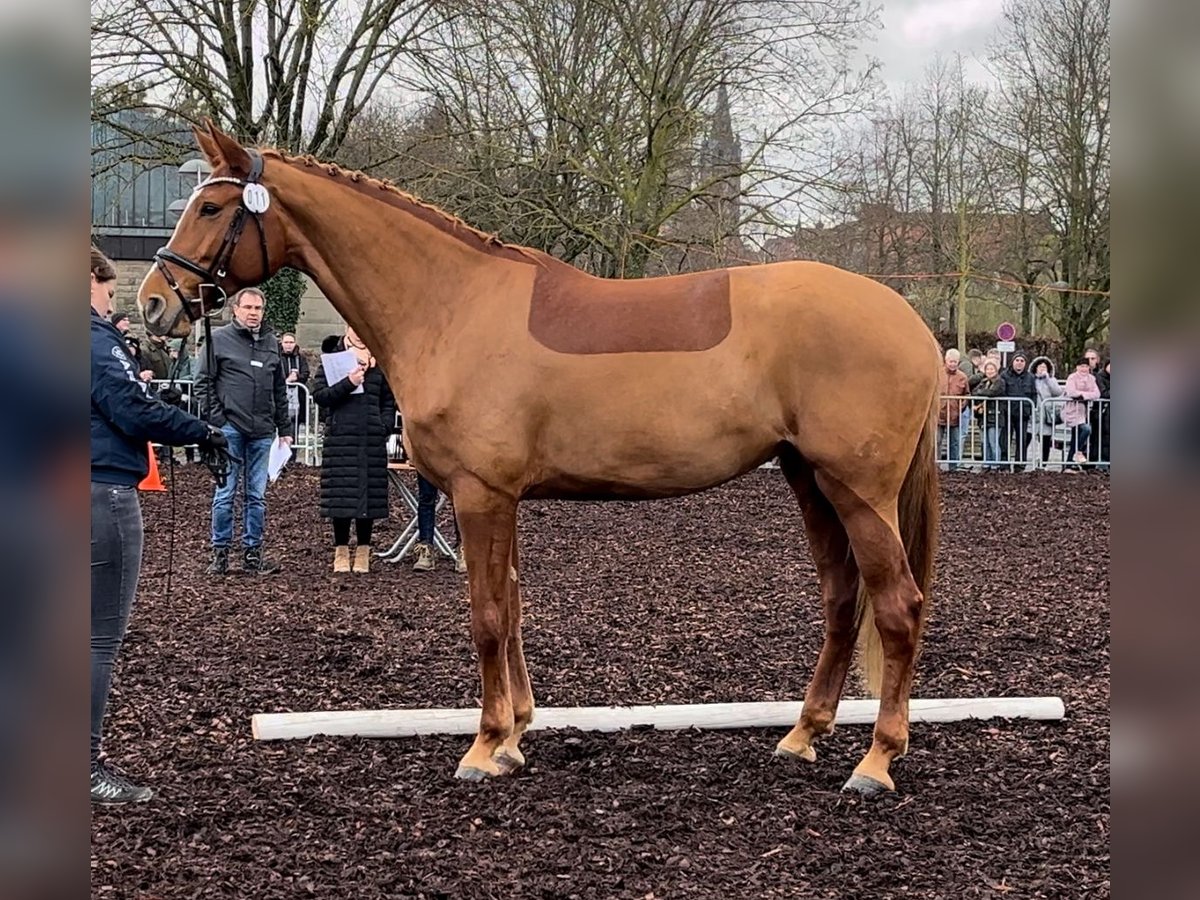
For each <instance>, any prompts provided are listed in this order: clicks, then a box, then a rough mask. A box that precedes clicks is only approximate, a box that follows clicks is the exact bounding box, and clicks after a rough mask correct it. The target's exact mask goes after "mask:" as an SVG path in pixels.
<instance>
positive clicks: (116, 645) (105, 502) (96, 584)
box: [91, 481, 143, 763]
mask: <svg viewBox="0 0 1200 900" xmlns="http://www.w3.org/2000/svg"><path fill="white" fill-rule="evenodd" d="M142 542H143V531H142V507H141V504H140V502H139V501H138V494H137V488H134V487H125V486H123V485H119V484H100V483H98V482H95V481H93V482H92V739H91V745H92V762H93V763H94V762H95V761H96V760H97V759H98V758H99V757H100V733H101V729H102V726H103V724H104V709H105V707H106V706H107V705H108V689H109V686H110V684H111V683H112V670H113V663H115V662H116V659H117V651H118V650H120V649H121V642H122V641H123V640H124V638H125V629H126V627H127V626H128V625H129V612H130V610H131V609H133V597H134V594H135V593H136V592H137V582H138V570H139V569H141V567H142Z"/></svg>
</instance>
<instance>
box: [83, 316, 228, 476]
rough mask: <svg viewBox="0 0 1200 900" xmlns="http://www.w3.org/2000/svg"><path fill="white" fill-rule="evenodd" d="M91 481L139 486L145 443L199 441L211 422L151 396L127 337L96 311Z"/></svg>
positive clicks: (147, 462)
mask: <svg viewBox="0 0 1200 900" xmlns="http://www.w3.org/2000/svg"><path fill="white" fill-rule="evenodd" d="M91 344H92V414H91V437H92V481H97V482H101V483H103V484H125V485H135V484H137V483H138V482H139V481H141V480H142V479H143V478H145V477H146V472H147V471H148V470H149V467H150V456H149V451H148V448H147V447H146V444H147V443H149V442H150V441H153V442H155V443H158V444H169V445H173V446H179V445H182V444H195V443H198V442H200V441H202V440H204V439H205V438H206V437H207V436H208V426H207V425H205V424H204V423H203V422H202V421H200V420H199V419H197V418H196V417H195V416H189V415H188V414H187V413H185V412H183V411H182V410H179V409H176V408H175V407H172V406H167V405H165V404H163V403H161V402H159V401H158V400H157V399H155V398H154V397H152V396H151V395H150V394H149V392H148V391H147V389H146V386H145V385H144V384H143V383H142V382H141V381H139V380H138V373H137V367H136V366H135V365H134V361H133V357H132V356H130V354H129V348H128V347H127V346H126V343H125V337H124V335H122V334H121V332H120V331H118V330H117V328H116V327H115V326H114V325H112V324H111V323H109V322H107V321H105V319H104V318H103V317H102V316H100V315H98V314H97V313H96V311H95V310H94V309H93V310H92V326H91Z"/></svg>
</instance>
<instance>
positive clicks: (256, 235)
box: [138, 123, 941, 794]
mask: <svg viewBox="0 0 1200 900" xmlns="http://www.w3.org/2000/svg"><path fill="white" fill-rule="evenodd" d="M196 138H197V141H198V142H199V145H200V148H201V150H202V151H203V152H204V154H205V156H207V157H208V161H209V162H210V163H211V164H212V167H213V175H212V177H210V178H209V179H208V181H207V182H205V183H204V184H202V185H200V186H198V187H197V188H196V190H195V192H194V193H193V195H192V197H191V199H190V201H189V203H188V206H187V208H186V210H185V211H184V213H183V215H182V217H181V219H180V221H179V224H178V225H177V226H176V228H175V232H174V234H173V235H172V236H171V239H170V242H169V243H168V245H167V246H166V247H165V248H163V249H162V250H161V251H159V253H158V254H157V255H156V259H155V265H154V267H153V268H152V269H151V271H150V272H149V273H148V274H147V275H146V278H145V280H144V281H143V283H142V285H141V289H140V291H139V293H138V303H139V305H140V307H141V310H142V314H143V317H144V319H145V322H146V327H147V328H148V329H149V330H150V331H151V332H154V333H158V334H171V335H177V336H185V335H187V334H188V333H189V331H190V328H191V324H192V322H194V321H198V320H199V319H200V318H201V317H203V316H205V315H208V314H210V313H211V312H212V311H213V310H214V309H216V308H217V307H219V305H220V304H221V303H223V302H224V297H225V294H226V292H232V291H233V290H235V289H238V288H241V287H244V286H246V285H252V284H257V283H259V282H261V281H263V280H264V279H265V278H266V277H267V276H269V275H271V274H272V273H274V272H275V271H277V270H278V269H279V268H280V267H282V266H291V267H293V268H296V269H299V270H301V271H303V272H306V273H308V274H309V275H310V276H311V277H312V278H313V279H314V280H315V281H316V283H317V285H318V286H319V287H320V288H321V290H322V291H323V292H324V293H325V295H326V296H327V297H328V298H329V300H330V301H331V302H332V303H333V305H334V307H335V308H336V309H337V310H338V312H339V313H341V314H342V316H344V317H345V319H346V320H347V321H348V322H349V323H350V324H351V325H352V326H353V327H354V330H355V331H356V332H358V334H359V335H361V336H362V338H363V339H364V340H365V341H366V342H367V344H368V345H369V346H370V347H371V348H372V350H373V351H374V353H375V355H376V356H377V357H378V359H379V361H380V364H381V365H382V366H383V369H384V371H385V372H386V374H387V377H388V381H389V383H390V384H391V385H392V387H393V389H394V391H395V393H396V398H397V400H398V403H399V407H400V409H401V410H402V411H403V413H404V421H405V429H404V443H405V449H406V450H407V452H408V455H409V458H410V459H411V460H412V462H413V464H414V465H415V466H416V468H417V469H418V470H420V471H421V473H422V474H424V475H425V476H426V477H427V478H428V479H429V480H430V481H432V482H433V483H434V484H436V485H437V486H438V487H440V488H441V489H442V490H443V491H444V492H445V493H447V494H449V495H450V496H451V497H452V498H453V502H454V509H455V511H456V514H457V516H458V521H459V527H460V529H461V532H462V539H463V542H464V552H465V555H466V563H467V571H468V581H469V590H470V599H471V635H472V637H473V639H474V642H475V647H476V650H477V652H478V656H479V668H480V671H481V675H482V685H483V708H482V711H481V715H480V720H479V731H478V734H477V735H476V737H475V740H474V743H473V744H472V745H471V747H470V749H469V750H468V751H467V753H466V755H465V756H464V757H463V758H462V760H461V762H460V764H459V766H458V769H457V775H458V776H459V777H460V778H466V779H471V780H478V779H483V778H486V777H488V776H496V775H504V774H508V773H510V772H513V771H515V770H516V769H518V768H519V767H520V766H521V765H523V763H524V757H523V755H522V753H521V750H520V749H519V747H518V744H519V742H520V740H521V736H522V734H523V732H524V731H525V729H526V728H527V727H528V725H529V723H530V721H531V719H532V718H533V710H534V703H533V694H532V692H531V690H530V685H529V675H528V673H527V670H526V666H525V657H524V654H523V652H522V648H521V599H520V592H519V588H518V571H519V569H520V566H519V564H518V558H517V529H516V524H517V504H518V503H519V502H520V501H521V500H522V499H524V498H526V497H549V498H562V499H609V498H620V499H624V500H631V499H646V498H658V497H677V496H681V495H684V494H689V493H693V492H696V491H702V490H705V489H707V488H711V487H714V486H716V485H719V484H722V483H724V482H727V481H729V480H730V479H733V478H736V477H738V476H739V475H742V474H744V473H746V472H749V471H751V470H753V469H755V468H757V467H758V466H759V465H760V464H762V463H763V462H765V461H767V460H770V459H771V458H773V457H776V456H777V457H778V458H779V461H780V465H781V468H782V473H783V476H784V478H786V479H787V482H788V484H789V485H790V486H791V489H792V491H793V492H794V493H795V495H796V499H797V500H798V501H799V504H800V507H801V510H802V512H803V516H804V524H805V528H806V530H807V533H808V538H809V543H810V546H811V548H812V553H813V557H814V559H815V563H816V567H817V572H818V575H819V578H820V584H821V597H822V603H823V605H824V613H825V640H824V644H823V646H822V648H821V652H820V656H819V657H818V659H817V664H816V669H815V671H814V672H813V676H812V681H811V683H810V684H809V687H808V690H807V692H806V694H805V697H804V707H803V712H802V714H801V715H800V717H799V721H798V722H797V724H796V726H795V727H794V728H793V729H792V730H791V731H790V732H789V733H788V734H787V735H786V736H785V737H784V738H783V739H782V740H781V741H780V742H779V745H778V748H777V750H776V753H777V754H779V755H781V756H786V757H793V758H799V759H807V760H812V759H814V758H815V752H814V749H813V743H814V740H815V738H816V737H818V736H819V735H822V734H825V733H827V732H829V731H831V730H832V728H833V723H834V717H835V714H836V712H837V707H838V701H839V699H840V697H841V694H842V688H843V685H844V683H845V680H846V674H847V670H848V668H849V666H850V662H851V658H852V656H853V652H854V647H855V644H856V642H857V643H858V644H859V646H860V653H861V656H862V659H861V660H860V664H861V665H862V667H863V670H864V673H865V676H866V681H867V684H868V688H869V689H870V690H871V691H872V693H873V694H875V695H877V696H879V697H880V709H879V715H878V718H877V720H876V724H875V733H874V741H873V743H872V746H871V748H870V750H869V751H868V753H867V754H866V756H865V757H864V758H863V759H862V761H861V762H860V763H859V765H858V766H857V767H856V768H855V770H854V774H853V776H852V777H851V778H850V780H849V781H848V782H847V783H846V787H847V788H848V789H850V790H855V791H859V792H861V793H867V794H870V793H876V792H879V791H883V790H892V789H894V784H893V782H892V779H891V777H890V776H889V774H888V770H889V767H890V765H891V762H892V760H893V759H895V758H896V757H898V756H901V755H902V754H903V753H904V752H905V749H906V748H907V745H908V699H909V692H910V687H911V683H912V677H913V666H914V659H915V656H916V653H917V649H918V645H919V642H920V636H921V630H922V626H923V624H924V620H925V613H926V610H927V608H928V606H929V593H928V592H929V585H930V581H931V579H932V571H933V562H932V561H933V554H934V549H935V545H936V541H937V506H938V503H937V471H936V466H935V459H934V447H935V443H936V440H935V434H936V420H935V418H934V417H935V414H936V403H937V396H938V367H939V365H940V364H941V361H940V354H939V352H938V347H937V344H936V342H935V340H934V338H933V335H932V334H931V333H930V331H929V329H928V328H927V327H926V326H925V324H924V323H923V322H922V321H921V319H920V317H919V316H918V315H917V314H916V312H914V311H913V309H912V308H911V307H910V306H909V305H908V303H906V302H905V301H904V299H903V298H902V297H900V296H899V295H898V294H896V293H895V292H893V291H892V290H890V289H889V288H887V287H884V286H883V285H880V284H878V283H877V282H875V281H872V280H870V279H868V278H864V277H861V276H859V275H855V274H852V273H850V272H846V271H843V270H841V269H837V268H833V267H831V266H827V265H822V264H818V263H814V262H801V261H795V262H780V263H772V264H767V265H753V266H745V267H740V268H731V269H721V270H717V271H708V272H699V273H695V274H688V275H676V276H670V277H663V278H647V279H641V280H607V279H601V278H596V277H593V276H591V275H588V274H585V273H583V272H581V271H579V270H577V269H575V268H573V267H571V266H569V265H567V264H565V263H563V262H561V261H558V260H556V259H554V258H553V257H551V256H548V255H546V254H544V253H541V252H538V251H536V250H531V249H527V248H521V247H514V246H509V245H506V244H503V243H501V242H500V241H498V240H496V239H495V238H494V237H492V236H490V235H487V234H484V233H482V232H480V231H477V230H475V229H473V228H471V227H470V226H468V225H466V224H464V223H463V222H461V221H460V220H458V219H456V218H455V217H453V216H451V215H449V214H447V213H445V212H442V211H441V210H438V209H436V208H434V207H432V206H429V205H427V204H424V203H422V202H421V201H419V200H417V199H416V198H414V197H412V196H409V195H408V194H405V193H403V192H402V191H400V190H398V189H397V188H395V187H394V186H392V185H390V184H388V183H385V182H380V181H376V180H373V179H371V178H368V177H366V176H364V175H362V174H361V173H353V172H346V171H343V170H342V169H340V168H338V167H337V166H333V165H329V164H324V163H320V162H318V161H316V160H314V159H312V158H308V157H304V158H298V157H291V156H286V155H284V154H281V153H279V152H276V151H270V150H267V151H262V152H259V151H256V150H250V149H247V148H244V147H242V146H241V145H240V144H239V143H238V142H237V141H235V140H233V139H232V138H231V137H229V136H228V135H226V134H224V133H222V132H221V131H220V130H218V129H217V128H215V127H214V126H212V124H211V123H209V124H208V125H207V127H206V128H205V129H197V131H196Z"/></svg>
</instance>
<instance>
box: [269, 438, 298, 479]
mask: <svg viewBox="0 0 1200 900" xmlns="http://www.w3.org/2000/svg"><path fill="white" fill-rule="evenodd" d="M291 458H292V445H291V444H285V443H284V442H283V441H281V440H280V439H279V438H275V443H273V444H272V445H271V455H270V456H268V457H267V477H268V478H269V479H271V480H272V481H274V480H275V479H276V478H278V477H279V473H280V472H282V471H283V467H284V466H286V465H287V461H288V460H289V459H291Z"/></svg>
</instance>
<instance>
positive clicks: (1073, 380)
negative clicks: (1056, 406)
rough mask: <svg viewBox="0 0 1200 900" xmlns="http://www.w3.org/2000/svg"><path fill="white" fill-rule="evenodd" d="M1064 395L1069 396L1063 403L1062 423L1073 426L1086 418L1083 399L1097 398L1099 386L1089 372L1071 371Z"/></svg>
mask: <svg viewBox="0 0 1200 900" xmlns="http://www.w3.org/2000/svg"><path fill="white" fill-rule="evenodd" d="M1066 395H1067V396H1068V397H1070V398H1071V401H1070V402H1069V403H1066V404H1064V405H1063V413H1062V417H1063V423H1064V424H1066V425H1070V426H1071V427H1072V428H1074V427H1075V426H1076V425H1082V424H1083V423H1084V422H1086V421H1087V420H1088V404H1087V403H1085V402H1083V401H1085V400H1099V399H1100V386H1099V385H1097V384H1096V376H1095V375H1093V374H1092V373H1091V372H1084V373H1083V374H1082V375H1081V374H1080V373H1079V372H1072V373H1071V374H1070V375H1068V376H1067V384H1066Z"/></svg>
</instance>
